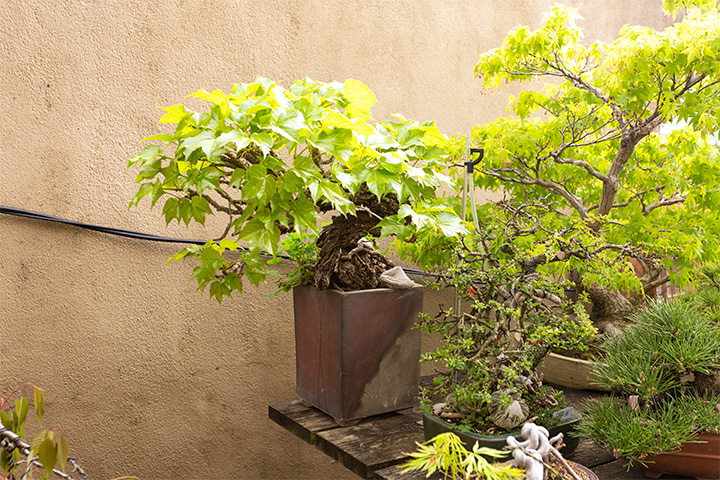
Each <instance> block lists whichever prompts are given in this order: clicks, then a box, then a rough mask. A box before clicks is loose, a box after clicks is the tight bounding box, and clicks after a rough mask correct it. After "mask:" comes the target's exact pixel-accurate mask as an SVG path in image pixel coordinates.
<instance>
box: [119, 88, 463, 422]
mask: <svg viewBox="0 0 720 480" xmlns="http://www.w3.org/2000/svg"><path fill="white" fill-rule="evenodd" d="M191 96H192V97H195V98H197V99H200V100H203V101H205V102H206V103H207V104H208V105H209V108H208V109H207V111H204V112H195V111H192V110H190V109H189V108H188V107H186V106H184V105H175V106H172V107H169V108H164V110H165V114H164V115H163V117H162V118H161V119H160V123H170V124H173V125H174V131H173V132H171V133H160V134H156V135H152V136H150V137H148V138H146V139H145V140H146V141H150V142H154V143H153V144H151V145H148V146H146V147H145V148H143V150H142V151H141V152H140V153H139V154H137V155H135V156H134V157H132V159H131V160H130V166H132V167H136V168H138V169H139V170H140V171H139V173H138V176H137V179H136V182H138V183H140V186H139V189H138V191H137V193H136V194H135V196H134V197H133V199H132V201H131V206H132V205H136V204H137V203H138V202H139V201H140V200H141V199H142V198H144V197H149V198H150V203H151V205H152V206H155V205H156V204H157V203H158V202H160V201H161V200H162V213H163V215H164V217H165V220H166V222H167V223H170V222H171V221H173V220H176V221H177V222H178V223H179V222H183V223H185V224H189V223H190V222H198V223H200V224H204V222H205V219H206V217H207V216H213V215H218V216H224V217H225V219H226V227H225V229H224V231H223V232H218V235H217V236H216V237H215V238H213V239H210V240H208V241H207V243H205V244H204V245H199V246H197V245H194V246H189V247H187V248H185V249H183V250H182V251H180V252H179V253H177V254H176V255H174V256H173V257H172V258H173V259H175V260H179V259H183V258H193V259H195V260H197V262H198V264H197V266H196V267H195V268H194V270H193V273H192V278H194V279H196V280H197V282H198V288H199V289H200V290H205V289H206V288H208V289H209V292H210V295H211V296H212V297H215V298H216V299H217V300H218V301H221V300H222V299H223V297H225V296H230V295H231V294H232V293H233V292H236V291H237V292H242V287H243V281H244V280H248V281H249V282H250V283H252V284H255V285H257V284H258V283H259V282H262V281H265V280H266V279H267V276H268V275H271V274H274V273H275V272H274V271H273V270H272V268H271V267H272V265H271V264H272V262H268V259H270V258H273V257H275V258H277V256H278V255H279V254H281V253H282V248H281V244H282V242H283V239H284V238H285V237H286V236H287V235H288V234H290V233H294V234H296V235H306V234H309V235H310V238H311V242H310V243H311V244H315V245H316V247H317V249H316V250H315V251H312V249H310V250H308V249H305V253H304V254H305V255H308V254H309V255H310V256H311V258H306V259H305V260H306V261H304V262H303V263H302V265H301V268H300V271H298V272H295V273H294V274H293V275H291V279H290V281H289V282H288V281H285V282H282V283H283V284H282V286H283V288H284V289H286V290H287V289H290V288H291V287H293V286H295V285H299V284H302V285H303V286H302V287H298V288H297V289H296V290H295V295H296V307H295V310H296V313H299V312H302V313H300V316H299V317H296V321H297V323H296V328H297V329H298V331H296V333H297V339H296V347H297V354H298V355H297V360H298V382H299V383H298V394H299V395H300V396H301V398H303V399H304V400H306V401H308V402H309V403H311V404H313V405H315V406H317V407H318V408H320V409H322V410H324V411H326V412H327V413H329V414H331V415H333V416H334V417H335V418H336V419H337V420H338V421H340V422H349V421H355V420H357V419H358V418H360V417H363V416H368V415H372V414H376V413H382V412H383V411H389V410H395V409H399V408H405V407H408V406H411V405H412V402H413V401H414V397H415V392H416V389H417V377H418V375H419V370H418V367H417V361H416V360H417V357H418V356H419V353H420V343H419V342H420V338H419V334H417V333H415V332H413V331H411V326H412V324H413V323H414V320H415V317H416V315H417V312H418V311H419V309H420V308H421V304H422V303H421V302H422V291H421V290H420V289H418V288H409V289H407V290H402V291H400V290H398V291H394V290H393V291H385V290H378V287H382V285H381V283H380V276H381V274H383V273H384V272H385V271H387V270H389V269H391V268H392V267H394V265H393V263H392V262H391V261H390V260H388V259H387V257H385V256H384V255H382V254H381V253H379V252H377V251H376V250H375V249H374V248H373V247H374V246H373V242H372V241H371V240H370V238H373V237H380V236H391V235H397V236H400V237H402V238H408V237H410V236H414V237H415V238H422V237H423V235H432V236H441V237H442V236H453V235H455V234H457V233H461V232H464V231H465V227H464V225H463V223H462V222H461V221H460V219H459V218H458V216H457V215H456V214H455V212H454V210H453V209H452V208H450V206H449V205H448V204H447V202H446V201H444V199H443V198H441V197H438V196H437V195H436V190H437V189H438V187H439V186H440V185H441V182H442V181H443V180H444V179H445V176H444V174H443V170H444V168H445V165H446V164H447V163H449V161H450V155H451V153H452V152H453V151H455V150H456V143H457V141H456V139H449V138H447V137H445V136H444V135H442V134H441V133H440V132H439V131H438V129H437V128H436V127H435V126H434V125H433V124H432V123H424V124H420V123H417V122H414V121H410V120H406V119H404V118H402V117H400V116H395V117H394V119H392V120H389V121H385V122H379V123H374V122H373V121H372V116H371V113H370V109H371V107H372V106H373V105H374V104H375V101H376V99H375V96H374V95H373V94H372V92H371V91H370V90H369V89H368V88H367V87H366V86H365V85H364V84H362V83H361V82H359V81H357V80H347V81H345V82H344V83H342V84H341V83H330V84H327V83H320V82H315V81H312V80H310V79H302V80H298V81H296V82H295V83H293V84H292V85H291V86H290V87H289V88H287V89H286V88H283V87H282V86H280V85H279V84H277V83H275V82H272V81H270V80H268V79H264V78H257V79H256V80H255V81H254V82H252V83H249V84H238V85H234V86H233V88H232V91H231V92H230V93H228V94H226V93H223V92H221V91H219V90H216V91H213V92H206V91H204V90H200V91H198V92H197V93H195V94H193V95H191ZM333 212H334V216H332V217H331V218H330V220H329V221H328V222H327V223H325V224H324V225H323V226H322V227H320V221H321V218H325V219H326V220H327V218H328V216H327V215H331V214H333ZM325 214H327V215H326V216H325V217H323V215H325ZM295 241H302V239H300V240H297V238H296V239H295ZM286 245H287V243H286ZM291 250H292V248H291ZM263 255H265V257H263ZM366 290H372V291H371V292H370V293H368V295H369V296H370V297H369V299H366V300H359V301H358V299H359V298H361V297H360V293H359V292H361V291H366ZM346 291H350V292H352V293H349V294H344V293H341V292H346ZM381 298H382V299H384V300H381ZM380 302H382V303H380ZM350 303H355V304H360V305H361V311H360V312H356V313H360V318H356V319H354V320H352V319H349V320H345V313H347V312H348V311H350V310H352V309H353V308H354V307H347V305H348V304H350ZM368 305H373V306H374V307H375V308H376V310H377V312H375V314H374V315H370V314H367V315H365V314H364V313H363V311H362V310H363V309H365V307H366V306H368ZM383 305H385V306H383ZM387 305H392V307H388V306H387ZM331 307H332V308H336V309H337V312H336V313H333V314H331V315H330V314H328V310H327V309H328V308H331ZM393 309H394V310H396V311H399V312H400V313H401V314H402V315H399V316H393V315H395V314H394V313H391V312H392V311H393ZM312 315H315V316H314V317H313V316H312ZM333 319H335V320H333ZM358 322H360V324H358ZM363 322H364V324H363ZM305 328H310V329H312V330H310V331H307V332H306V331H305ZM363 332H365V333H363ZM398 342H399V343H398ZM368 349H373V352H375V353H372V354H371V353H369V350H368ZM347 352H353V354H354V355H357V354H362V355H364V356H363V357H362V358H361V359H360V360H356V359H357V358H358V357H352V356H351V357H346V353H347ZM373 355H376V356H375V357H373ZM391 359H392V360H391ZM306 360H311V361H312V362H313V364H311V365H308V364H306V363H305V361H306ZM398 364H402V365H406V366H407V367H406V370H407V369H408V368H409V370H407V371H399V370H397V369H392V368H386V367H387V365H391V366H393V365H395V366H396V365H398ZM378 372H386V373H380V374H379V373H378ZM388 384H389V385H388ZM333 385H335V386H337V389H339V393H338V392H336V390H335V386H333ZM346 387H349V388H350V391H349V392H348V391H346ZM388 387H390V389H389V391H388Z"/></svg>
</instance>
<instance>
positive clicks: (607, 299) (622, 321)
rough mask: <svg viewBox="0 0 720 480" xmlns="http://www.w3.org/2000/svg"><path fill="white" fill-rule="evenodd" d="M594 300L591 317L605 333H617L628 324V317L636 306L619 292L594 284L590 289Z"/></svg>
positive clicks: (589, 291)
mask: <svg viewBox="0 0 720 480" xmlns="http://www.w3.org/2000/svg"><path fill="white" fill-rule="evenodd" d="M588 296H589V297H590V300H591V301H592V310H591V311H590V319H591V320H592V321H593V323H594V324H595V326H596V327H597V329H598V330H600V331H601V332H605V333H617V332H618V331H620V330H622V329H623V328H624V327H625V326H627V325H628V323H629V322H628V320H627V317H628V316H629V315H630V314H631V313H632V312H633V311H634V310H635V306H634V305H633V304H632V303H631V302H630V300H628V299H627V298H625V297H624V296H623V295H621V294H620V293H618V292H614V291H612V290H607V289H604V288H600V287H598V286H596V285H593V286H592V287H590V288H589V289H588Z"/></svg>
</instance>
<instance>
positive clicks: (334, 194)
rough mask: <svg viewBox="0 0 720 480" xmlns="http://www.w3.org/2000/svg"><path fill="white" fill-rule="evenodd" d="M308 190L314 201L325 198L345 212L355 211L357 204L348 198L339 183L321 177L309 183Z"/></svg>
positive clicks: (352, 212) (351, 212)
mask: <svg viewBox="0 0 720 480" xmlns="http://www.w3.org/2000/svg"><path fill="white" fill-rule="evenodd" d="M307 187H308V190H309V191H310V196H311V197H312V199H313V201H314V202H315V203H316V204H317V203H319V202H321V200H322V199H323V198H324V199H325V200H327V201H329V202H330V203H332V205H333V207H334V208H335V209H337V210H339V211H341V212H343V213H350V214H354V213H355V204H354V203H352V202H351V201H350V199H348V198H347V196H346V194H345V193H344V192H343V191H342V190H341V189H340V187H339V186H338V184H336V183H333V182H328V181H326V180H323V179H320V180H318V181H317V182H313V183H310V184H308V186H307Z"/></svg>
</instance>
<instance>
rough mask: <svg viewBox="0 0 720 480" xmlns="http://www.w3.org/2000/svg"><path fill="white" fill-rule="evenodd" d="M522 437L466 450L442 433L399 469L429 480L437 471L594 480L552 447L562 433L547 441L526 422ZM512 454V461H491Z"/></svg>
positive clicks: (525, 479)
mask: <svg viewBox="0 0 720 480" xmlns="http://www.w3.org/2000/svg"><path fill="white" fill-rule="evenodd" d="M521 435H522V437H523V440H522V441H521V442H520V441H518V440H516V439H515V437H507V439H506V442H507V445H506V446H505V447H504V448H503V449H502V450H498V449H495V448H489V447H480V446H478V444H477V443H476V444H475V445H474V446H473V447H472V450H468V449H467V448H465V445H464V444H463V442H462V440H461V439H460V438H459V437H458V436H457V435H455V434H454V433H452V432H446V433H441V434H438V435H436V436H435V437H433V438H432V439H430V440H428V441H427V442H425V443H423V444H418V449H417V451H415V452H412V453H409V454H408V455H409V457H410V460H408V461H407V462H406V463H405V464H404V465H401V466H399V468H402V469H403V470H404V471H414V470H419V471H422V472H427V476H428V477H430V476H431V475H432V474H433V473H435V472H436V471H440V472H441V473H443V475H444V477H443V478H452V479H454V480H461V479H462V480H471V479H477V480H480V479H488V480H512V479H517V480H578V479H580V478H584V479H585V480H597V476H596V475H595V474H594V473H593V472H592V471H591V470H590V469H588V468H586V467H584V466H583V465H580V464H577V463H574V462H569V461H567V460H565V458H563V456H562V455H561V454H560V452H558V451H557V449H556V448H555V446H556V445H557V444H559V443H561V442H562V434H560V435H558V436H556V437H553V438H550V437H549V432H548V431H547V430H546V429H545V428H543V427H539V426H538V425H535V424H533V423H527V424H525V425H523V428H522V429H521ZM511 454H512V457H513V460H511V461H505V462H492V460H497V459H501V458H503V457H507V456H508V455H511ZM578 472H582V473H583V477H580V476H579V475H578Z"/></svg>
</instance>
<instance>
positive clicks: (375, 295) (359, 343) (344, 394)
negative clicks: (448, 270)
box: [293, 286, 423, 425]
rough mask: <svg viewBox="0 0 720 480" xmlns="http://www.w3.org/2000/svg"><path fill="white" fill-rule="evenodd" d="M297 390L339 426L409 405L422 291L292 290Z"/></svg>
mask: <svg viewBox="0 0 720 480" xmlns="http://www.w3.org/2000/svg"><path fill="white" fill-rule="evenodd" d="M293 300H294V309H295V357H296V366H297V388H296V393H297V395H298V397H300V398H301V399H302V400H304V401H305V402H307V403H309V404H311V405H313V406H314V407H316V408H318V409H319V410H321V411H323V412H325V413H327V414H328V415H330V416H332V417H333V418H334V419H335V421H336V422H338V423H339V424H341V425H348V424H352V423H355V422H357V421H358V420H360V419H362V418H366V417H369V416H372V415H378V414H381V413H386V412H391V411H396V410H402V409H406V408H409V407H412V406H414V405H415V403H416V402H417V394H418V384H419V380H420V364H419V360H420V337H421V333H420V331H419V330H417V329H413V328H412V327H413V325H414V324H415V322H416V321H417V320H418V314H419V313H420V311H421V310H422V301H423V289H422V287H421V286H417V287H412V288H409V289H407V290H391V289H388V288H379V289H374V290H361V291H356V292H341V291H338V290H318V289H316V288H314V287H295V288H294V289H293Z"/></svg>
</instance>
